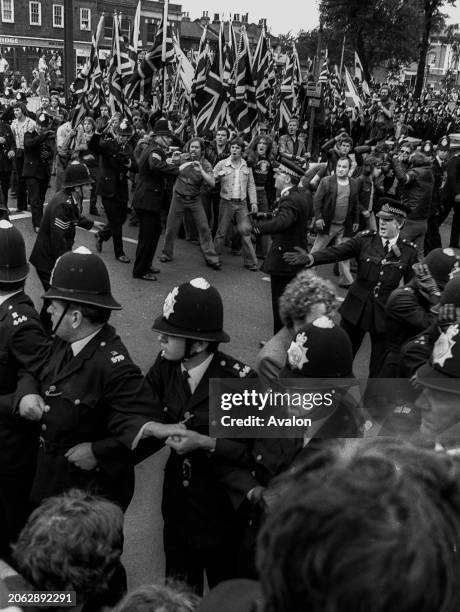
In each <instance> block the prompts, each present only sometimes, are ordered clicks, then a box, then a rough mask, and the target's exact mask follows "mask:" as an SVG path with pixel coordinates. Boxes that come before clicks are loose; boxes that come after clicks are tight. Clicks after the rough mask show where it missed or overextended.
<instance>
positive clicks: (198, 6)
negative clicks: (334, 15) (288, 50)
mask: <svg viewBox="0 0 460 612" xmlns="http://www.w3.org/2000/svg"><path fill="white" fill-rule="evenodd" d="M177 2H178V3H180V4H182V10H183V11H186V12H189V13H190V18H191V19H196V18H197V17H201V15H202V14H203V11H208V14H209V17H210V18H211V19H212V18H213V17H214V13H219V14H220V15H221V16H222V13H223V14H224V18H225V19H228V17H229V14H230V13H232V14H233V13H239V14H245V13H249V21H250V22H255V23H258V22H259V19H262V18H263V17H265V18H266V19H267V27H268V28H269V30H270V31H271V33H272V34H273V35H277V34H287V32H289V31H291V33H292V34H297V32H298V31H299V30H307V31H308V30H312V29H313V28H315V27H316V26H317V25H318V24H319V13H318V5H319V0H281V1H280V0H246V2H245V1H244V0H231V1H230V0H227V1H225V0H177ZM443 12H445V13H447V14H448V15H449V18H448V22H449V23H452V22H454V23H459V24H460V0H458V1H457V6H456V7H451V6H449V5H447V6H445V7H444V9H443Z"/></svg>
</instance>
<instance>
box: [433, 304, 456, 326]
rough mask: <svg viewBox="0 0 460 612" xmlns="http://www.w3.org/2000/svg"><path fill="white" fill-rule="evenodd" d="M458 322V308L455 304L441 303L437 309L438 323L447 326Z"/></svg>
mask: <svg viewBox="0 0 460 612" xmlns="http://www.w3.org/2000/svg"><path fill="white" fill-rule="evenodd" d="M459 323H460V308H459V307H458V306H456V305H455V304H443V305H442V306H440V307H439V310H438V325H439V326H440V327H448V326H449V325H455V324H459Z"/></svg>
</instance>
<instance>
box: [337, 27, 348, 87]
mask: <svg viewBox="0 0 460 612" xmlns="http://www.w3.org/2000/svg"><path fill="white" fill-rule="evenodd" d="M346 39H347V36H346V34H344V36H343V43H342V55H341V56H340V69H339V75H340V78H342V70H343V56H344V54H345V41H346Z"/></svg>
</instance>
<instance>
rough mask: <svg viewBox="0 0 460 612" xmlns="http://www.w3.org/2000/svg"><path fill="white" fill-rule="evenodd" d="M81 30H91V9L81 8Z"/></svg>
mask: <svg viewBox="0 0 460 612" xmlns="http://www.w3.org/2000/svg"><path fill="white" fill-rule="evenodd" d="M80 30H87V31H89V30H91V9H89V8H81V9H80Z"/></svg>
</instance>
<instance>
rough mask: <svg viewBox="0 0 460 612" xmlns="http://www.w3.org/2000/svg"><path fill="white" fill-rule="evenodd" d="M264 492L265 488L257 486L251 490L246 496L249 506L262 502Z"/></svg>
mask: <svg viewBox="0 0 460 612" xmlns="http://www.w3.org/2000/svg"><path fill="white" fill-rule="evenodd" d="M264 491H265V487H262V486H261V485H258V486H256V487H254V488H252V489H251V490H250V491H249V492H248V493H247V495H246V497H247V498H248V500H249V501H250V502H251V504H260V503H261V502H263V492H264Z"/></svg>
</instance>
